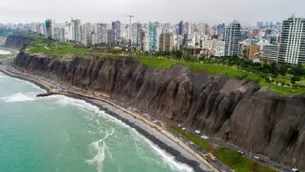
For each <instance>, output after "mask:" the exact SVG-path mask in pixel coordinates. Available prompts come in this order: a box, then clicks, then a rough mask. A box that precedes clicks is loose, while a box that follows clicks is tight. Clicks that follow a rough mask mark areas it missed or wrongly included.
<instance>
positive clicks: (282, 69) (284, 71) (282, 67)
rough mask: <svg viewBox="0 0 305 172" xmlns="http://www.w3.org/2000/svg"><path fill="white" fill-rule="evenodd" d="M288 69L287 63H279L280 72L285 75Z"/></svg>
mask: <svg viewBox="0 0 305 172" xmlns="http://www.w3.org/2000/svg"><path fill="white" fill-rule="evenodd" d="M287 71H288V66H287V65H285V64H279V66H278V72H279V73H280V74H281V75H282V76H285V75H286V74H287Z"/></svg>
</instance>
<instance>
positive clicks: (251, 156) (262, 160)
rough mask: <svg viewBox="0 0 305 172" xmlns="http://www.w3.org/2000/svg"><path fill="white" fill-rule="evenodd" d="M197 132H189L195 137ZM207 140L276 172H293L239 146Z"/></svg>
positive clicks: (290, 168)
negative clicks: (276, 171)
mask: <svg viewBox="0 0 305 172" xmlns="http://www.w3.org/2000/svg"><path fill="white" fill-rule="evenodd" d="M195 130H196V129H189V130H188V131H189V132H190V133H191V134H193V135H198V134H196V133H195ZM205 140H206V141H208V142H210V143H212V144H214V145H217V146H219V147H222V148H227V149H230V150H232V151H235V152H238V151H242V152H243V155H242V156H244V157H246V158H248V159H251V160H253V161H256V162H258V163H261V164H264V165H266V166H269V167H272V168H273V169H276V170H279V171H282V172H292V167H288V166H286V165H283V164H281V163H277V162H274V161H271V160H270V159H266V158H264V157H262V156H260V155H256V154H253V153H250V151H247V150H244V149H240V148H238V147H237V146H234V145H231V144H228V143H226V142H224V141H222V140H220V139H217V138H213V137H209V138H208V139H205ZM255 157H259V160H258V159H256V158H255Z"/></svg>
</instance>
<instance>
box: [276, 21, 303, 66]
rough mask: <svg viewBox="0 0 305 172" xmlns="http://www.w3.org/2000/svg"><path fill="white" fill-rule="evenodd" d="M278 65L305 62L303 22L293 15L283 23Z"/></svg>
mask: <svg viewBox="0 0 305 172" xmlns="http://www.w3.org/2000/svg"><path fill="white" fill-rule="evenodd" d="M278 62H280V63H292V64H297V63H304V62H305V20H304V19H303V18H296V17H295V16H294V15H293V16H292V17H290V18H288V19H287V20H284V21H283V25H282V34H281V41H280V48H279V54H278Z"/></svg>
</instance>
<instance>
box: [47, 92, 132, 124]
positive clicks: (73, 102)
mask: <svg viewBox="0 0 305 172" xmlns="http://www.w3.org/2000/svg"><path fill="white" fill-rule="evenodd" d="M44 98H46V99H49V98H51V99H56V103H57V104H60V105H61V106H68V105H70V106H75V107H77V108H79V109H80V110H83V111H85V112H89V113H88V116H85V118H86V120H89V121H92V120H93V119H95V118H96V117H102V118H103V119H106V120H108V121H110V122H113V123H115V124H118V125H119V126H121V127H124V128H130V126H128V125H126V124H125V123H124V122H122V121H121V120H119V119H117V118H115V117H113V116H111V115H109V114H107V113H106V112H105V111H103V110H100V108H99V107H98V106H95V105H92V104H90V103H87V102H86V101H84V100H80V99H74V98H71V97H67V96H63V95H52V96H48V97H44ZM90 112H91V113H90ZM97 123H98V122H97Z"/></svg>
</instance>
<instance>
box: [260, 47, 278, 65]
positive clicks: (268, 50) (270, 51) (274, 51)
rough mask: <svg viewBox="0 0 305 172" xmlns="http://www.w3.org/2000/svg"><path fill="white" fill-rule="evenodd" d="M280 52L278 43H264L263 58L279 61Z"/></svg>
mask: <svg viewBox="0 0 305 172" xmlns="http://www.w3.org/2000/svg"><path fill="white" fill-rule="evenodd" d="M278 52H279V46H278V45H264V46H263V49H262V52H261V59H263V60H271V61H275V62H277V61H278Z"/></svg>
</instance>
